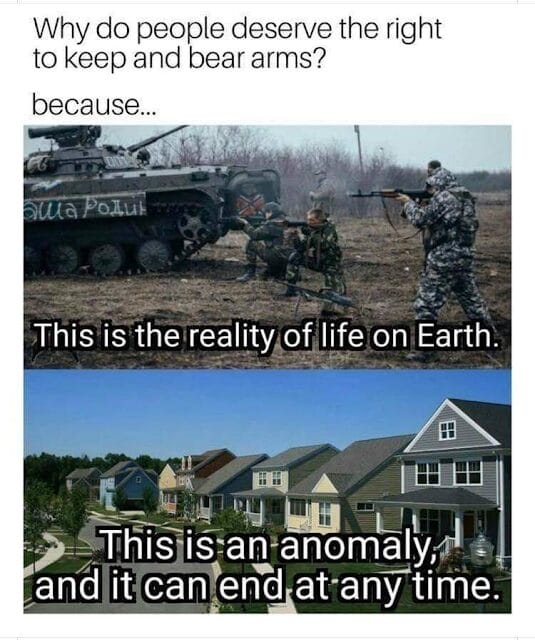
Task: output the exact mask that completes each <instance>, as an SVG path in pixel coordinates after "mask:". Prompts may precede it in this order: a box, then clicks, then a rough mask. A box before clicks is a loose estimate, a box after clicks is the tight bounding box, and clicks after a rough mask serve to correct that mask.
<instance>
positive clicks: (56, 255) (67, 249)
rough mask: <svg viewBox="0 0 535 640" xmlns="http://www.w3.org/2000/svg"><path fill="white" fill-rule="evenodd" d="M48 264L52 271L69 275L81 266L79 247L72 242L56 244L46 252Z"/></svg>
mask: <svg viewBox="0 0 535 640" xmlns="http://www.w3.org/2000/svg"><path fill="white" fill-rule="evenodd" d="M46 266H47V267H48V270H49V271H50V272H51V273H57V274H59V275H67V274H69V273H74V272H75V271H76V270H77V269H78V267H79V266H80V254H79V253H78V249H76V247H73V246H72V245H71V244H54V245H52V246H51V247H49V248H48V250H47V252H46Z"/></svg>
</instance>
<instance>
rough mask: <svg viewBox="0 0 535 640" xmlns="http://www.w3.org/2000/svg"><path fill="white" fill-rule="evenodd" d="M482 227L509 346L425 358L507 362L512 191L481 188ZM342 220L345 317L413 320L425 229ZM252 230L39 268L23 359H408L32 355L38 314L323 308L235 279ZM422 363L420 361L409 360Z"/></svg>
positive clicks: (83, 316) (205, 320)
mask: <svg viewBox="0 0 535 640" xmlns="http://www.w3.org/2000/svg"><path fill="white" fill-rule="evenodd" d="M479 216H480V223H481V226H480V231H479V234H478V240H477V245H476V275H477V280H478V282H479V285H480V287H481V290H482V292H483V294H484V296H485V298H486V300H487V301H488V303H489V306H490V308H491V312H492V314H493V316H494V318H495V319H496V323H497V325H498V328H499V331H500V336H501V338H502V340H503V349H502V350H501V351H500V352H495V353H493V354H492V355H491V354H486V353H461V352H452V353H448V354H442V355H441V356H440V358H439V359H438V360H436V361H435V362H433V363H432V364H430V365H428V366H432V367H437V368H443V367H467V368H471V367H489V368H495V367H504V368H506V367H509V366H510V318H511V314H510V308H511V305H510V300H511V253H510V248H511V224H510V220H511V208H510V202H509V200H508V198H507V197H505V196H503V197H500V196H494V197H490V196H487V197H481V199H480V206H479ZM392 217H393V218H394V219H395V223H396V225H398V227H399V229H400V232H401V235H402V236H408V235H411V234H412V232H413V230H412V228H411V227H410V226H408V225H407V223H405V222H403V221H400V220H399V218H397V216H396V215H395V214H392ZM337 226H338V230H339V234H340V238H341V244H342V247H343V250H344V267H345V273H346V280H347V284H348V294H349V295H350V296H351V297H352V298H353V299H354V300H355V301H356V303H357V309H350V310H349V311H350V313H348V314H347V316H348V317H350V318H351V319H352V321H353V322H354V323H355V324H359V323H361V324H364V325H365V326H366V327H370V326H372V325H378V324H381V325H393V324H400V323H405V324H412V322H413V311H412V300H413V297H414V294H415V291H416V286H417V283H418V277H419V272H420V269H421V266H422V255H423V254H422V247H421V240H420V237H419V236H416V237H414V238H411V239H410V240H402V239H399V238H398V237H397V236H396V235H395V233H394V232H393V230H392V229H391V228H390V226H389V225H388V224H387V222H386V221H385V220H384V219H383V218H373V219H364V220H361V219H355V218H340V219H339V220H338V225H337ZM244 244H245V237H244V235H243V234H241V233H239V232H231V233H229V234H228V235H227V236H225V237H224V238H222V239H221V240H220V241H219V242H218V243H217V244H216V245H211V246H208V247H206V248H204V249H203V250H202V252H201V253H200V254H199V255H197V256H195V257H194V258H192V259H191V260H190V261H189V262H187V263H185V264H183V265H181V266H180V268H179V269H178V270H177V271H175V272H172V273H169V274H145V275H136V276H117V277H113V278H108V279H99V278H96V277H93V276H90V275H80V276H69V277H54V276H50V277H40V278H32V279H28V280H26V282H25V303H24V304H25V309H24V311H25V347H26V349H25V364H26V367H34V368H65V367H81V368H84V369H86V368H87V369H90V368H118V367H119V368H121V367H122V368H134V367H145V368H164V367H171V368H186V367H196V368H211V367H214V368H215V367H218V368H219V367H223V368H249V367H280V368H308V367H315V368H335V367H336V368H364V367H370V368H386V367H388V368H396V367H406V366H407V362H406V361H405V358H404V355H403V354H402V353H392V352H390V353H380V352H375V351H372V350H371V349H369V350H366V351H363V352H353V353H349V352H324V351H323V352H320V351H318V350H317V349H314V350H313V351H308V352H305V353H297V352H285V351H283V350H282V349H281V348H280V347H279V346H277V347H276V348H275V351H274V353H273V355H272V356H271V358H267V359H266V358H258V357H257V356H256V355H255V354H254V353H248V352H235V353H220V352H219V353H214V352H211V353H209V352H180V351H174V352H145V353H141V352H135V351H131V350H128V351H124V352H120V353H106V352H102V351H95V352H80V353H79V356H80V363H79V364H77V363H76V362H75V361H74V359H73V357H72V356H71V355H70V354H69V353H58V352H56V353H52V352H44V353H41V354H40V355H39V356H38V357H37V358H36V360H35V361H34V362H33V363H32V362H31V359H30V357H29V352H30V350H29V346H30V344H31V342H32V340H33V338H34V336H33V334H32V332H31V331H30V326H29V324H30V321H31V320H33V319H37V318H39V319H51V318H56V319H62V320H63V321H65V322H67V321H68V320H72V319H77V320H79V321H80V322H81V323H89V324H95V325H99V324H100V321H101V319H112V320H113V322H114V323H115V324H126V325H131V324H132V323H134V322H135V321H137V320H142V319H143V318H147V317H150V318H154V319H155V321H156V322H157V323H158V324H175V325H176V324H178V325H181V326H185V325H199V324H202V325H226V324H229V323H230V321H231V319H232V318H244V319H250V320H257V321H261V322H262V323H265V324H270V325H277V326H279V327H282V326H284V325H287V324H296V323H298V322H299V321H300V320H301V319H302V318H305V317H311V316H314V315H317V313H318V310H319V303H317V302H313V301H311V302H305V301H302V302H301V304H300V307H299V309H298V311H297V314H295V301H294V300H292V299H284V298H282V297H281V294H282V292H283V291H284V287H283V286H282V285H280V284H278V283H276V282H273V281H263V280H261V279H257V280H255V281H252V282H249V283H247V284H240V283H237V282H235V278H236V276H238V275H240V274H241V273H242V270H243V258H244V255H243V246H244ZM303 276H304V277H303V281H302V282H301V284H302V286H305V287H310V288H319V287H321V286H322V279H321V277H320V276H319V275H318V274H314V273H311V272H309V271H304V272H303ZM463 319H464V316H463V313H462V310H461V309H460V308H459V306H458V305H457V304H456V303H454V301H451V302H450V303H448V305H447V306H446V307H445V309H444V311H443V314H442V317H441V321H443V322H460V321H462V320H463ZM408 366H419V367H421V366H422V365H408Z"/></svg>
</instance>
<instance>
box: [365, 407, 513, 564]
mask: <svg viewBox="0 0 535 640" xmlns="http://www.w3.org/2000/svg"><path fill="white" fill-rule="evenodd" d="M400 459H401V465H402V471H401V473H402V477H401V484H402V488H401V493H400V494H399V495H397V496H388V497H385V498H384V499H383V500H381V501H379V502H377V503H376V508H377V531H378V532H381V531H383V530H384V520H383V510H384V509H385V508H391V507H393V506H399V507H401V508H402V509H403V522H404V524H405V525H409V524H412V526H413V528H414V530H415V531H417V532H422V533H429V534H432V535H433V536H434V537H435V543H436V545H437V547H438V548H439V550H440V552H441V553H442V554H444V553H447V552H448V551H449V550H450V549H451V548H453V547H464V548H466V549H467V550H468V545H469V543H470V542H471V541H472V539H473V538H474V537H475V536H476V535H477V533H478V532H479V531H480V530H481V531H483V532H484V533H485V534H486V535H487V536H489V537H490V538H491V540H492V542H493V544H494V547H495V554H496V559H497V562H498V563H499V564H501V565H502V566H510V564H511V406H510V405H504V404H494V403H490V402H475V401H471V400H457V399H452V398H450V399H446V400H444V402H443V403H442V404H441V405H440V407H438V409H437V410H436V411H435V413H434V414H433V415H432V416H431V418H430V419H429V420H428V421H427V422H426V424H425V425H424V426H423V427H422V428H421V429H420V431H419V432H418V434H417V435H416V437H415V438H414V439H413V440H412V441H411V442H410V444H409V445H408V446H407V447H406V448H405V449H404V451H403V453H402V454H401V456H400Z"/></svg>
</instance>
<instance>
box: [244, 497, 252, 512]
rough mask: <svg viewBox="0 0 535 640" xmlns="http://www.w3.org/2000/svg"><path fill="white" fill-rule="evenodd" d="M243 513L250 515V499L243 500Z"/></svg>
mask: <svg viewBox="0 0 535 640" xmlns="http://www.w3.org/2000/svg"><path fill="white" fill-rule="evenodd" d="M245 512H246V513H251V498H245Z"/></svg>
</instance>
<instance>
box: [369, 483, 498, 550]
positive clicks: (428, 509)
mask: <svg viewBox="0 0 535 640" xmlns="http://www.w3.org/2000/svg"><path fill="white" fill-rule="evenodd" d="M393 506H399V507H400V508H401V509H402V511H403V517H402V522H403V526H404V527H408V526H411V527H412V529H413V531H414V532H415V533H426V534H429V535H431V536H433V539H434V543H435V549H436V550H437V551H438V552H439V553H440V557H441V558H442V557H444V556H445V555H446V554H447V553H449V552H450V551H451V550H452V549H453V548H455V547H461V548H462V549H464V550H465V552H466V553H469V552H470V543H471V542H472V541H473V539H474V538H475V537H476V536H477V534H478V532H479V531H483V532H484V533H485V535H487V536H489V538H490V539H491V540H492V543H493V544H494V547H495V554H496V556H497V558H500V557H502V558H503V556H504V552H503V549H504V541H503V540H502V539H501V538H500V527H499V518H500V511H499V510H498V508H497V505H496V503H494V502H492V501H491V500H488V499H487V498H482V497H481V496H477V495H476V494H474V493H473V492H471V491H468V490H467V489H464V488H451V489H449V488H448V489H446V488H444V489H441V488H432V489H422V490H420V491H411V492H409V493H405V494H401V495H397V496H387V497H385V498H383V499H382V500H379V501H377V502H376V503H375V510H376V531H377V533H388V531H386V530H385V528H384V519H383V510H384V508H385V507H393Z"/></svg>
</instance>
